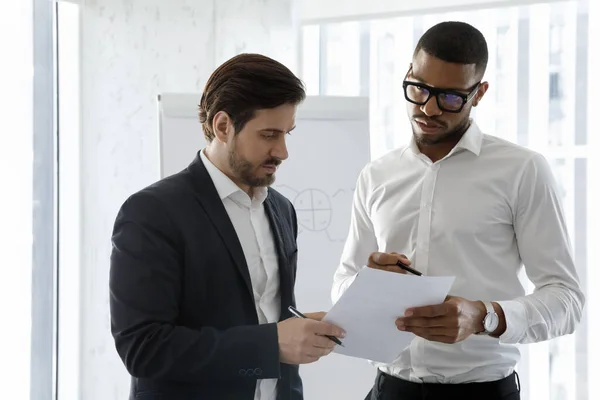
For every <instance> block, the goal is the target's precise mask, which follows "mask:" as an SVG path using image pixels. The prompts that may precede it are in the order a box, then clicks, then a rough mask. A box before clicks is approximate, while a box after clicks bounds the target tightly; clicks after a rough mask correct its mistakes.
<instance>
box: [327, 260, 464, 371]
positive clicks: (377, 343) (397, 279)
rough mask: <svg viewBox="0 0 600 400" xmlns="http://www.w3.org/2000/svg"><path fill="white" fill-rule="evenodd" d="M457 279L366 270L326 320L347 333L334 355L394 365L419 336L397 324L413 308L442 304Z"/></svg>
mask: <svg viewBox="0 0 600 400" xmlns="http://www.w3.org/2000/svg"><path fill="white" fill-rule="evenodd" d="M453 282H454V277H428V276H416V275H411V274H399V273H396V272H388V271H381V270H377V269H372V268H364V269H362V270H361V271H360V272H359V273H358V276H357V277H356V279H355V280H354V282H353V283H352V285H350V287H349V288H348V290H346V292H344V294H343V295H342V297H341V298H340V299H339V300H338V302H337V303H336V304H334V306H333V307H332V308H331V310H329V312H328V313H327V315H326V316H325V318H324V319H323V320H324V321H327V322H330V323H333V324H335V325H337V326H339V327H341V328H342V329H344V330H345V331H346V337H345V338H344V339H342V343H343V344H344V347H342V346H335V350H334V352H336V353H339V354H344V355H347V356H352V357H358V358H364V359H366V360H371V361H377V362H381V363H391V362H392V361H394V360H395V359H396V358H397V357H398V356H399V355H400V353H401V352H402V350H404V349H405V348H406V347H407V346H408V345H409V344H410V342H411V341H412V340H413V338H415V335H414V334H413V333H410V332H402V331H399V330H398V328H396V324H395V321H396V319H397V318H398V317H401V316H403V315H404V311H405V310H406V309H407V308H410V307H421V306H428V305H434V304H440V303H442V302H443V301H444V299H445V298H446V296H447V295H448V292H449V291H450V288H451V287H452V283H453Z"/></svg>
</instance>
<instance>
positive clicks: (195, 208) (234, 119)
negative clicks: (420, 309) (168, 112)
mask: <svg viewBox="0 0 600 400" xmlns="http://www.w3.org/2000/svg"><path fill="white" fill-rule="evenodd" d="M304 98H305V90H304V86H303V84H302V82H301V81H300V80H299V79H298V78H297V77H296V76H294V74H292V72H290V71H289V69H287V68H286V67H285V66H283V65H282V64H280V63H278V62H276V61H274V60H272V59H270V58H268V57H265V56H261V55H256V54H242V55H239V56H236V57H233V58H232V59H230V60H229V61H227V62H225V63H224V64H223V65H221V66H220V67H219V68H217V70H216V71H215V72H214V73H213V74H212V76H211V77H210V78H209V80H208V82H207V84H206V87H205V89H204V93H203V94H202V98H201V101H200V106H199V117H200V122H201V123H202V129H203V131H204V136H205V137H206V140H207V142H208V145H207V146H206V148H204V149H203V150H200V151H199V152H198V155H197V157H196V158H195V159H194V160H193V162H192V163H191V164H190V165H189V167H188V168H186V169H185V170H183V171H181V172H179V173H177V174H175V175H173V176H171V177H168V178H166V179H163V180H161V181H159V182H157V183H155V184H153V185H152V186H150V187H147V188H145V189H143V190H141V191H140V192H138V193H135V194H134V195H132V196H131V197H130V198H129V199H127V201H126V202H125V203H124V204H123V206H122V207H121V209H120V211H119V213H118V216H117V218H116V222H115V226H114V233H113V237H112V240H113V251H112V256H111V268H110V311H111V321H112V334H113V336H114V340H115V344H116V348H117V351H118V353H119V356H120V357H121V359H122V360H123V363H124V364H125V366H126V368H127V370H128V371H129V373H130V374H131V376H132V380H131V391H130V399H138V400H139V399H158V398H161V399H169V400H192V399H194V400H195V399H247V400H251V399H256V400H273V399H282V400H287V399H302V383H301V380H300V376H299V374H298V364H304V363H311V362H314V361H316V360H318V359H319V358H320V357H322V356H325V355H327V354H329V353H330V352H331V351H332V349H333V346H334V345H335V343H334V342H333V340H332V338H327V337H325V335H330V336H335V337H340V338H341V337H343V335H344V333H343V331H342V330H341V329H340V328H338V327H336V326H333V325H330V324H327V323H325V322H322V321H320V319H321V318H322V316H323V313H313V314H307V317H308V318H306V319H300V318H294V317H293V316H292V314H291V313H290V312H289V311H288V306H290V305H292V306H293V305H295V304H294V303H295V300H294V293H293V289H294V282H295V278H296V260H297V247H296V234H297V224H296V213H295V210H294V208H293V206H292V204H291V203H290V202H289V201H288V200H287V199H286V198H284V197H283V196H282V195H280V194H279V193H277V192H276V191H275V190H273V189H271V188H268V186H269V185H270V184H272V183H273V181H274V180H275V172H276V170H277V166H278V165H280V164H281V162H282V161H283V160H285V159H286V158H287V157H288V152H287V148H286V136H287V135H288V134H289V133H290V132H291V131H292V130H293V129H294V124H295V122H294V120H295V113H296V107H297V105H298V104H299V103H301V102H302V101H303V100H304Z"/></svg>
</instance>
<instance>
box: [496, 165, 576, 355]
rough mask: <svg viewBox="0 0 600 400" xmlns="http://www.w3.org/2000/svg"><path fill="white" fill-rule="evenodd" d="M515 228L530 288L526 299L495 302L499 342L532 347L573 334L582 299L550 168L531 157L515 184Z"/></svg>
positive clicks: (524, 297)
mask: <svg viewBox="0 0 600 400" xmlns="http://www.w3.org/2000/svg"><path fill="white" fill-rule="evenodd" d="M514 215H515V216H514V228H515V235H516V240H517V245H518V248H519V253H520V255H521V259H522V261H523V264H524V266H525V272H526V273H527V276H528V277H529V279H530V280H531V282H532V283H533V284H534V285H535V290H534V292H533V293H532V294H530V295H528V296H523V297H520V298H517V299H514V300H510V301H499V302H498V304H500V306H501V307H502V309H503V311H504V314H505V317H506V331H505V332H504V334H502V335H501V336H500V341H501V342H503V343H522V344H524V343H535V342H540V341H544V340H548V339H552V338H555V337H558V336H562V335H566V334H570V333H573V331H574V330H575V327H576V325H577V324H578V323H579V320H580V319H581V314H582V310H583V306H584V303H585V296H584V294H583V292H582V291H581V288H580V285H579V278H578V276H577V271H576V269H575V265H574V262H573V255H572V250H571V244H570V240H569V236H568V231H567V226H566V222H565V217H564V213H563V210H562V206H561V202H560V198H559V195H558V193H557V188H556V183H555V181H554V177H553V176H552V171H551V169H550V165H549V164H548V162H547V161H546V159H545V158H544V157H542V156H541V155H539V154H535V155H534V156H533V157H532V158H531V160H530V161H529V162H528V163H527V166H526V167H525V169H524V172H523V176H522V179H521V181H520V182H519V187H518V192H517V201H516V207H515V211H514Z"/></svg>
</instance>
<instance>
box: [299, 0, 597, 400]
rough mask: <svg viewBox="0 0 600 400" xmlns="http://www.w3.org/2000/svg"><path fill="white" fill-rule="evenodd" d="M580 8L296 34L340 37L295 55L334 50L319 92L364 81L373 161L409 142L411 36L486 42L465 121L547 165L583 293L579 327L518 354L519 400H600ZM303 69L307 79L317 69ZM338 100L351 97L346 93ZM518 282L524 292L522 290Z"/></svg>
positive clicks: (411, 19) (557, 5)
mask: <svg viewBox="0 0 600 400" xmlns="http://www.w3.org/2000/svg"><path fill="white" fill-rule="evenodd" d="M513 3H514V2H513ZM589 3H590V2H589V1H588V0H579V1H555V2H549V3H540V4H534V5H522V6H512V7H501V8H496V9H481V10H479V9H470V10H465V9H464V8H463V9H462V10H461V11H459V12H451V13H443V14H425V15H415V16H402V17H394V18H387V19H377V20H370V21H362V22H361V23H360V24H359V23H358V22H343V23H339V22H335V23H328V24H322V25H312V26H309V25H307V26H305V27H304V28H303V29H304V30H305V32H306V31H308V30H312V31H317V30H320V31H327V32H336V31H340V30H342V29H343V31H344V35H343V36H344V38H345V41H344V42H343V43H341V42H332V41H330V40H329V39H328V38H323V37H320V38H319V40H313V41H312V44H311V43H308V42H304V43H303V45H304V54H308V53H310V52H312V53H314V54H322V53H320V52H321V51H322V49H323V48H324V47H325V48H329V46H332V45H334V43H335V45H336V46H338V45H340V47H341V48H343V51H340V52H339V53H337V54H336V59H335V60H330V59H326V60H322V59H321V61H320V63H319V67H318V68H319V73H320V78H321V84H322V85H324V86H325V87H327V86H328V85H330V84H331V85H333V86H335V87H341V86H340V85H347V86H345V87H346V88H347V89H348V88H350V87H352V88H354V89H355V88H356V87H360V86H361V85H362V86H365V85H366V83H365V82H358V83H356V82H355V79H356V77H357V76H358V77H359V78H360V79H367V80H368V87H369V91H368V95H369V97H370V101H371V110H372V111H371V144H372V146H371V156H372V158H377V157H379V156H381V155H383V154H384V153H386V152H388V151H390V150H392V149H393V148H395V147H397V146H399V145H400V144H403V143H406V142H407V141H408V140H409V138H410V136H411V131H410V125H409V124H408V121H407V119H406V112H405V100H404V96H403V94H402V87H401V83H402V80H403V79H404V76H405V74H406V71H407V68H408V64H409V62H410V59H411V56H412V51H413V49H414V45H415V44H416V41H417V40H418V38H419V37H420V35H421V34H422V33H423V32H424V31H425V30H426V29H427V28H429V27H430V26H432V25H434V24H435V23H437V22H440V21H442V20H462V21H465V22H469V23H471V24H473V25H474V26H476V27H478V28H479V29H480V30H481V31H482V32H483V34H484V35H485V37H486V39H487V41H488V46H489V49H490V59H489V63H488V69H487V73H486V80H488V81H489V82H490V90H489V91H488V93H487V94H486V96H485V98H484V100H483V102H482V104H481V105H480V106H479V107H477V109H476V111H477V112H476V114H474V115H473V117H474V118H475V119H476V120H477V123H478V125H479V126H480V127H481V128H482V130H483V131H485V132H486V133H488V134H492V135H495V136H499V137H502V138H504V139H507V140H510V141H512V142H515V143H518V144H521V145H524V146H528V147H530V148H532V149H534V150H537V151H540V152H541V153H542V154H544V155H545V156H546V157H547V159H548V160H549V162H550V164H551V166H552V168H553V171H554V174H555V177H556V180H557V182H558V185H559V190H560V193H561V195H562V200H563V204H564V208H565V212H566V216H567V223H568V229H569V232H570V235H571V239H572V243H573V248H574V255H575V262H576V265H577V267H578V271H579V274H580V278H581V282H582V286H583V288H584V291H585V292H586V294H588V303H587V304H586V308H585V310H584V318H583V321H582V323H581V324H580V326H579V328H578V330H577V331H576V333H575V334H574V335H570V336H566V337H561V338H558V339H555V340H552V341H549V342H545V343H539V344H535V345H527V346H523V347H522V353H523V358H522V361H521V363H520V364H519V366H518V372H519V374H520V376H521V382H522V384H523V392H522V398H523V400H566V399H569V400H571V399H573V400H575V399H577V400H592V399H596V398H600V391H599V390H598V389H597V388H596V386H597V385H595V383H594V380H593V379H594V377H595V376H596V372H597V371H598V365H600V364H599V363H598V361H597V360H598V358H599V356H600V354H592V353H588V348H590V349H592V348H594V347H593V346H594V343H593V342H592V341H593V340H594V339H593V338H594V337H595V335H593V334H592V330H591V329H592V327H593V326H596V325H595V324H597V323H598V322H597V320H596V319H594V320H593V322H591V321H592V320H591V318H592V317H591V315H590V313H594V312H595V310H596V309H597V308H599V307H600V303H598V299H597V298H595V297H591V295H590V290H588V288H589V289H591V290H593V288H592V282H591V280H589V274H588V268H589V271H591V270H592V268H594V267H595V266H596V265H598V263H599V262H600V250H599V249H598V246H597V245H596V246H594V245H595V242H594V239H596V241H597V240H598V239H599V238H598V237H592V233H593V232H595V231H593V230H592V229H591V227H590V226H589V225H590V224H591V222H588V221H590V215H591V214H592V213H593V210H592V208H591V206H590V204H591V203H590V199H592V198H593V199H595V198H597V196H598V193H599V192H600V191H599V184H598V183H597V182H594V181H593V179H592V176H593V174H592V173H591V170H590V168H591V167H590V163H591V162H593V159H591V155H592V153H593V152H594V153H597V152H598V151H600V148H597V147H594V148H592V146H591V144H590V140H589V138H590V137H591V135H592V132H591V131H589V130H588V127H587V126H588V124H587V121H588V120H590V121H591V119H588V118H589V116H588V112H591V111H588V110H595V109H596V108H594V107H593V106H592V104H590V102H592V101H593V100H594V101H595V98H593V97H592V96H590V95H589V90H593V89H589V90H588V87H590V83H591V82H592V80H593V76H591V75H589V73H588V72H589V71H588V68H589V67H588V65H589V64H588V61H589V60H590V59H593V60H598V59H599V58H600V47H598V46H596V45H595V44H592V39H591V36H590V33H589V30H590V29H591V25H590V24H589V20H590V15H591V14H590V13H591V12H592V11H590V9H591V5H590V4H589ZM594 10H597V9H594ZM595 12H596V13H598V11H595ZM594 15H595V17H594V18H600V16H597V15H596V14H594ZM596 20H597V19H596ZM342 25H343V28H342ZM361 27H362V28H361ZM360 29H366V30H367V31H368V32H369V35H370V36H369V37H370V42H369V47H368V52H367V51H366V50H367V48H366V47H365V43H364V41H360V40H358V39H357V38H358V37H359V32H360ZM342 46H343V47H342ZM360 57H366V58H368V64H369V65H370V69H369V73H368V76H366V77H365V76H364V75H361V74H356V73H355V72H352V71H354V70H353V69H350V70H349V71H350V72H348V71H347V72H346V74H347V75H346V76H348V74H350V76H352V79H350V78H349V79H350V80H349V81H344V82H341V81H340V80H339V79H340V76H341V74H342V71H344V69H343V68H341V67H340V66H344V67H345V66H356V65H364V64H365V60H361V59H360ZM310 68H313V69H311V71H314V68H316V67H315V65H311V66H310ZM313 74H314V72H313ZM330 77H331V78H330ZM311 79H313V80H314V79H316V78H315V77H314V76H313V77H312V78H311ZM336 79H337V80H336ZM320 93H322V94H330V93H329V92H327V91H321V92H320ZM331 94H333V93H331ZM347 95H358V93H357V91H356V90H348V91H347ZM596 105H598V104H597V103H596ZM524 281H525V282H526V284H527V286H528V288H529V290H531V289H532V286H531V285H530V283H529V282H527V281H526V279H524ZM596 349H597V347H596Z"/></svg>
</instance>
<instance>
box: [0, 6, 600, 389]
mask: <svg viewBox="0 0 600 400" xmlns="http://www.w3.org/2000/svg"><path fill="white" fill-rule="evenodd" d="M406 3H411V4H406ZM338 4H339V2H337V1H334V0H320V1H319V0H303V1H302V0H297V1H294V0H228V1H226V2H225V1H216V0H188V1H184V0H170V1H164V0H162V1H161V0H81V1H58V2H53V1H48V0H12V1H8V2H4V3H3V5H2V6H1V7H2V12H0V51H1V52H2V54H3V57H2V60H3V61H2V63H0V84H1V87H2V90H3V95H2V96H0V110H1V111H0V115H1V116H2V121H3V122H2V124H3V129H2V130H1V137H2V139H3V145H2V146H0V182H2V186H1V187H2V192H1V194H0V221H1V222H0V225H1V226H2V229H1V230H0V235H1V236H0V251H1V253H2V263H1V268H0V311H1V314H2V315H3V320H2V321H3V323H2V329H0V354H2V357H1V358H0V387H2V390H3V393H8V395H9V396H10V398H12V399H31V400H50V399H58V400H79V399H82V400H88V399H89V400H96V399H102V400H106V399H108V400H116V399H123V398H126V393H127V391H128V385H129V379H128V376H127V374H126V372H125V369H124V368H123V367H122V364H121V362H120V360H119V359H118V358H117V355H116V353H115V351H114V345H113V343H112V339H111V337H110V335H109V320H108V288H107V283H106V282H107V278H108V266H109V265H108V255H109V252H110V232H111V229H112V223H113V221H114V217H115V214H116V211H117V209H118V207H119V205H120V204H121V203H122V201H123V200H124V199H125V197H126V196H128V195H129V194H130V193H132V192H134V191H136V190H138V189H139V188H141V187H143V186H145V185H147V184H149V183H151V182H152V181H154V180H155V179H156V177H157V176H158V168H159V163H158V135H157V126H158V121H157V110H156V107H157V105H156V94H157V93H160V92H165V91H170V92H198V91H201V90H202V87H203V85H204V82H205V80H206V79H207V78H208V76H209V74H210V73H211V72H212V70H213V69H214V68H215V67H216V66H217V65H219V64H220V63H221V62H223V61H224V60H226V59H227V58H229V57H231V56H233V55H234V54H237V53H239V52H244V51H252V52H261V53H264V54H266V55H269V56H272V57H274V58H276V59H278V60H280V61H282V62H284V63H285V64H286V65H288V66H289V67H290V68H291V69H292V70H293V71H295V72H297V73H298V74H299V75H300V76H301V77H302V78H303V79H304V80H305V81H306V83H307V85H308V91H309V94H312V95H317V94H320V95H341V96H359V95H360V96H369V98H370V101H371V115H370V117H371V155H372V157H377V156H379V155H381V154H383V153H384V152H386V151H387V150H390V149H392V148H394V147H396V146H398V145H400V144H401V143H404V142H405V141H406V140H407V139H408V138H409V137H410V131H409V130H408V129H407V128H408V124H407V121H406V117H405V106H404V99H403V95H402V90H401V81H402V78H403V77H404V74H405V72H406V69H407V67H408V63H409V61H410V55H411V52H412V48H413V46H414V44H415V41H416V40H417V39H418V37H419V35H420V34H421V33H422V32H424V30H425V29H427V28H428V27H429V26H431V25H433V24H434V23H436V22H437V21H440V20H443V19H458V20H464V21H467V22H470V23H473V24H474V25H475V26H477V27H478V28H480V29H481V30H482V31H483V33H484V34H485V36H486V38H487V40H488V43H489V46H490V63H489V67H488V72H487V76H486V78H487V80H489V81H490V83H491V88H490V91H489V93H488V94H487V95H486V97H485V100H484V102H483V103H482V106H481V107H478V109H477V114H476V115H475V118H476V120H477V122H478V124H479V125H480V126H481V127H482V128H483V129H484V130H485V131H486V132H488V133H491V134H495V135H498V136H501V137H504V138H506V139H508V140H511V141H514V142H517V143H520V144H523V145H526V146H529V147H532V148H534V149H536V150H539V151H541V152H542V153H544V154H545V155H546V156H547V157H548V158H549V160H550V161H551V163H552V165H553V168H554V172H555V175H556V178H557V180H558V182H559V185H560V188H561V191H562V194H563V201H564V204H565V209H566V212H567V216H568V224H569V231H570V233H571V238H572V241H573V246H574V250H575V257H576V262H577V266H578V271H579V273H580V276H581V278H582V283H583V286H584V289H585V291H586V295H587V297H588V302H587V305H586V309H585V316H584V318H583V321H582V323H581V325H580V327H579V328H578V330H577V332H576V333H575V334H574V335H570V336H568V337H564V338H560V339H557V340H553V341H551V342H547V343H542V344H537V345H532V346H526V347H523V352H524V356H525V357H524V359H523V362H522V363H521V365H520V366H519V373H520V374H521V378H522V379H521V382H522V385H523V387H524V389H525V390H526V393H524V394H525V395H526V396H527V397H524V398H525V399H528V400H550V399H552V400H567V399H568V400H594V399H597V398H600V387H599V386H598V385H597V384H595V382H594V379H595V377H596V376H598V374H599V373H600V361H598V360H599V359H600V345H599V344H598V341H597V340H595V335H594V333H597V332H599V331H600V313H597V312H595V311H594V310H595V309H597V308H598V307H599V306H600V295H598V293H597V292H596V293H595V292H594V290H593V282H600V272H598V268H594V267H596V266H597V265H598V264H599V263H600V250H599V249H598V245H597V244H596V242H597V241H598V239H599V238H600V215H599V212H598V207H593V206H592V205H594V204H597V202H598V201H599V200H600V181H599V180H598V179H597V176H596V175H595V174H597V173H599V172H600V161H599V160H598V157H592V155H593V154H594V152H595V153H596V154H597V153H599V152H600V138H599V137H598V135H597V133H596V132H595V131H594V127H595V126H596V124H595V122H596V119H595V118H593V117H594V112H595V111H596V110H597V109H598V108H600V100H598V92H599V90H600V77H599V76H598V74H597V72H594V71H600V46H599V45H598V44H597V43H594V41H593V40H592V38H593V37H597V36H598V34H599V33H600V2H598V1H596V0H570V1H533V0H531V1H526V0H523V1H517V0H514V1H513V0H504V1H503V0H496V1H493V0H446V1H435V0H430V1H420V2H398V1H386V0H372V1H369V2H364V1H358V0H356V1H349V0H347V1H344V5H345V8H343V9H340V8H339V7H338ZM32 16H33V18H32ZM52 50H54V51H52ZM34 65H35V69H34ZM34 72H35V73H34ZM332 161H333V160H332ZM324 279H330V277H324ZM524 281H526V279H525V277H524ZM336 373H343V372H342V371H337V372H336ZM324 379H326V378H324ZM357 398H358V397H357Z"/></svg>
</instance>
